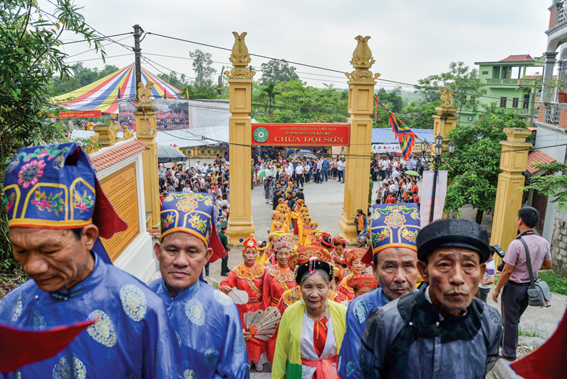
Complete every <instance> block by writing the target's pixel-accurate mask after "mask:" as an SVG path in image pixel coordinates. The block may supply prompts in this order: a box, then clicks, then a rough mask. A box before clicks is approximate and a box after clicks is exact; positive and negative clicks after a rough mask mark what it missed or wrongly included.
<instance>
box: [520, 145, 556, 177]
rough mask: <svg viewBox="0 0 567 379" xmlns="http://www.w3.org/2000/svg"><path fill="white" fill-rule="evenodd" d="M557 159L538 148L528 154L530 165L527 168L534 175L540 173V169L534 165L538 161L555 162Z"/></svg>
mask: <svg viewBox="0 0 567 379" xmlns="http://www.w3.org/2000/svg"><path fill="white" fill-rule="evenodd" d="M553 162H555V159H553V158H551V157H550V156H549V155H547V154H546V153H544V152H542V151H541V150H536V151H534V152H532V153H530V154H529V155H528V165H527V166H528V167H527V168H526V169H527V170H528V172H529V173H530V174H532V175H535V174H537V173H538V169H537V168H536V167H534V166H533V165H534V164H536V163H553Z"/></svg>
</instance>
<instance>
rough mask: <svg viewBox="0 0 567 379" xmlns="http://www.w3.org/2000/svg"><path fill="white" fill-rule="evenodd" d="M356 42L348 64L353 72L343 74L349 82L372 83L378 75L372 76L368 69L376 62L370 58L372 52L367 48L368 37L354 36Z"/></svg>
mask: <svg viewBox="0 0 567 379" xmlns="http://www.w3.org/2000/svg"><path fill="white" fill-rule="evenodd" d="M354 39H355V40H357V41H358V44H357V45H356V49H354V52H353V53H352V59H351V60H350V63H351V64H352V66H353V67H354V71H353V72H351V73H348V72H347V73H345V75H346V77H347V78H348V79H350V80H358V81H373V80H374V79H376V78H378V77H380V74H379V73H376V74H372V72H371V71H370V68H371V67H372V65H373V64H374V63H375V62H376V61H375V60H374V58H373V57H372V51H371V50H370V47H368V40H369V39H370V36H366V37H363V36H356V37H355V38H354Z"/></svg>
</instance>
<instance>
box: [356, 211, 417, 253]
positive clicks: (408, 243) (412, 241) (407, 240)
mask: <svg viewBox="0 0 567 379" xmlns="http://www.w3.org/2000/svg"><path fill="white" fill-rule="evenodd" d="M369 223H370V232H371V234H372V238H371V241H370V242H371V247H370V248H369V249H368V252H367V253H366V255H365V256H364V258H363V259H362V261H363V262H365V263H371V262H372V258H373V256H374V255H376V254H378V253H379V252H380V251H382V250H385V249H387V248H389V247H406V248H408V249H411V250H413V251H417V247H416V242H417V234H418V233H419V231H420V230H421V221H420V217H419V209H418V208H417V204H415V203H405V204H375V205H374V207H373V208H372V216H371V217H370V221H369Z"/></svg>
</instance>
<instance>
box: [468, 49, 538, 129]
mask: <svg viewBox="0 0 567 379" xmlns="http://www.w3.org/2000/svg"><path fill="white" fill-rule="evenodd" d="M475 65H477V66H478V74H479V75H478V76H479V78H480V80H481V82H482V84H483V85H484V91H485V94H484V95H482V96H479V97H478V98H477V99H476V104H477V110H476V111H472V110H465V109H463V110H461V111H460V113H459V116H460V118H459V123H462V124H472V123H473V122H474V121H476V120H478V118H479V117H480V115H481V111H482V110H483V107H482V105H483V104H484V105H490V104H494V105H495V106H496V107H497V108H506V109H508V110H510V111H513V112H516V113H517V114H518V115H519V116H521V117H529V116H530V114H531V111H532V105H533V104H532V103H533V101H534V96H533V93H534V85H535V78H536V76H534V75H533V74H534V73H535V72H534V71H536V70H534V69H533V68H539V67H543V65H544V58H543V57H541V58H535V59H534V58H532V57H531V56H530V55H529V54H524V55H510V56H509V57H508V58H505V59H502V60H501V61H498V62H475ZM528 68H531V69H530V72H531V74H532V75H529V74H528V75H526V69H528ZM537 71H538V72H539V76H541V74H542V71H543V69H538V70H537ZM540 83H541V82H540ZM538 87H541V86H538ZM535 92H536V97H537V95H538V93H539V88H538V89H537V90H536V91H535ZM536 103H537V99H536ZM535 112H536V113H535V114H536V117H537V109H536V110H535Z"/></svg>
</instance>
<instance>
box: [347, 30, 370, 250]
mask: <svg viewBox="0 0 567 379" xmlns="http://www.w3.org/2000/svg"><path fill="white" fill-rule="evenodd" d="M355 39H356V40H357V41H358V45H357V46H356V49H355V50H354V53H353V54H352V59H351V61H350V63H351V64H352V66H353V67H354V71H352V72H351V73H345V75H346V77H347V78H348V79H349V80H348V82H347V83H348V86H349V90H348V112H349V113H350V118H349V119H348V122H349V124H350V146H349V147H348V148H347V154H346V168H345V191H344V206H343V215H342V217H341V220H340V221H339V226H340V228H341V230H342V233H341V234H340V235H341V236H342V237H344V238H346V239H347V240H348V241H349V243H352V242H354V241H355V240H356V237H357V232H356V225H355V224H354V217H355V216H356V211H357V210H358V209H362V211H363V212H364V214H366V213H367V212H368V189H369V175H370V158H371V148H372V122H373V121H372V119H371V118H370V115H371V114H372V111H373V110H374V100H373V98H374V85H375V84H376V81H375V80H374V79H376V78H377V77H379V76H380V74H378V73H376V74H373V73H372V72H371V71H370V68H371V67H372V65H373V64H374V62H375V60H374V58H373V57H372V51H370V48H369V47H368V40H369V39H370V37H362V36H357V37H356V38H355Z"/></svg>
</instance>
